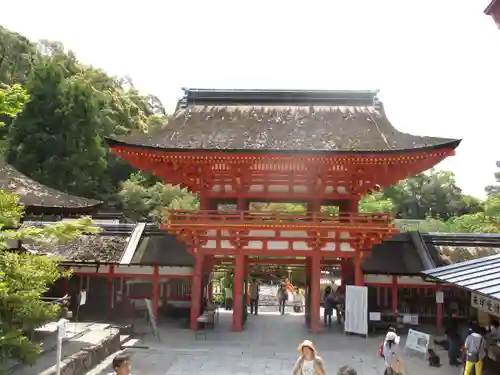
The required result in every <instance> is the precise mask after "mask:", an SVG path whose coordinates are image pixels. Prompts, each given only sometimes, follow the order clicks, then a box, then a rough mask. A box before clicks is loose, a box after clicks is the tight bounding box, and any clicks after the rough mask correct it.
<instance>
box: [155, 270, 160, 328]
mask: <svg viewBox="0 0 500 375" xmlns="http://www.w3.org/2000/svg"><path fill="white" fill-rule="evenodd" d="M159 301H160V270H159V267H158V265H157V264H155V265H154V267H153V314H154V315H155V318H156V321H158V307H159V305H160V302H159Z"/></svg>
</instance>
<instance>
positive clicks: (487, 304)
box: [470, 293, 500, 318]
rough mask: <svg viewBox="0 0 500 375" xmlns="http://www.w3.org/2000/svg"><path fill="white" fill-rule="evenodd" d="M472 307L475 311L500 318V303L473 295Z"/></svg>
mask: <svg viewBox="0 0 500 375" xmlns="http://www.w3.org/2000/svg"><path fill="white" fill-rule="evenodd" d="M470 304H471V306H472V307H474V308H475V309H478V310H481V311H484V312H486V313H488V314H491V315H495V316H496V317H499V318H500V301H498V300H496V299H493V298H489V297H484V296H482V295H480V294H476V293H471V302H470Z"/></svg>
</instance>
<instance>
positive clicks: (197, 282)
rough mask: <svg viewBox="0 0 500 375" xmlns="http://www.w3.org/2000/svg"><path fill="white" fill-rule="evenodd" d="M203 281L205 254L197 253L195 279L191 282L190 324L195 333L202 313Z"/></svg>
mask: <svg viewBox="0 0 500 375" xmlns="http://www.w3.org/2000/svg"><path fill="white" fill-rule="evenodd" d="M202 279H203V254H200V253H197V254H196V256H195V260H194V272H193V279H192V281H191V313H190V319H189V324H190V328H191V329H192V330H193V331H196V330H197V329H198V317H199V316H200V313H201V293H202V290H201V283H202V281H203V280H202Z"/></svg>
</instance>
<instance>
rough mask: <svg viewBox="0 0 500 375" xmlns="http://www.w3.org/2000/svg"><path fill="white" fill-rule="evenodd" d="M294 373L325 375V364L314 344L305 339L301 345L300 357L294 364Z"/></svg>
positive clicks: (295, 374)
mask: <svg viewBox="0 0 500 375" xmlns="http://www.w3.org/2000/svg"><path fill="white" fill-rule="evenodd" d="M292 375H325V365H324V363H323V360H322V359H321V357H319V356H318V352H317V351H316V348H315V347H314V344H313V343H312V342H311V341H309V340H304V341H303V342H302V343H301V344H300V345H299V358H298V359H297V362H296V363H295V366H293V371H292Z"/></svg>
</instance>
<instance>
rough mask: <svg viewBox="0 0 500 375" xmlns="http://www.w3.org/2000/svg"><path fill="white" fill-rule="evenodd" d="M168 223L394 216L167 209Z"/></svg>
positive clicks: (352, 220) (353, 220)
mask: <svg viewBox="0 0 500 375" xmlns="http://www.w3.org/2000/svg"><path fill="white" fill-rule="evenodd" d="M166 219H167V223H170V224H181V223H191V224H194V223H195V222H197V223H198V224H201V223H203V222H205V223H207V222H214V221H217V222H226V223H227V224H228V225H230V224H238V223H242V222H252V223H262V224H271V223H283V224H285V223H292V222H293V223H295V224H301V223H303V224H307V223H309V224H311V223H315V224H320V225H328V224H339V223H342V224H361V223H363V224H383V225H387V224H389V223H392V216H391V215H390V214H387V213H356V214H350V213H335V214H330V213H323V212H320V213H317V212H307V213H298V214H295V213H267V212H250V211H215V210H167V217H166Z"/></svg>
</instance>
